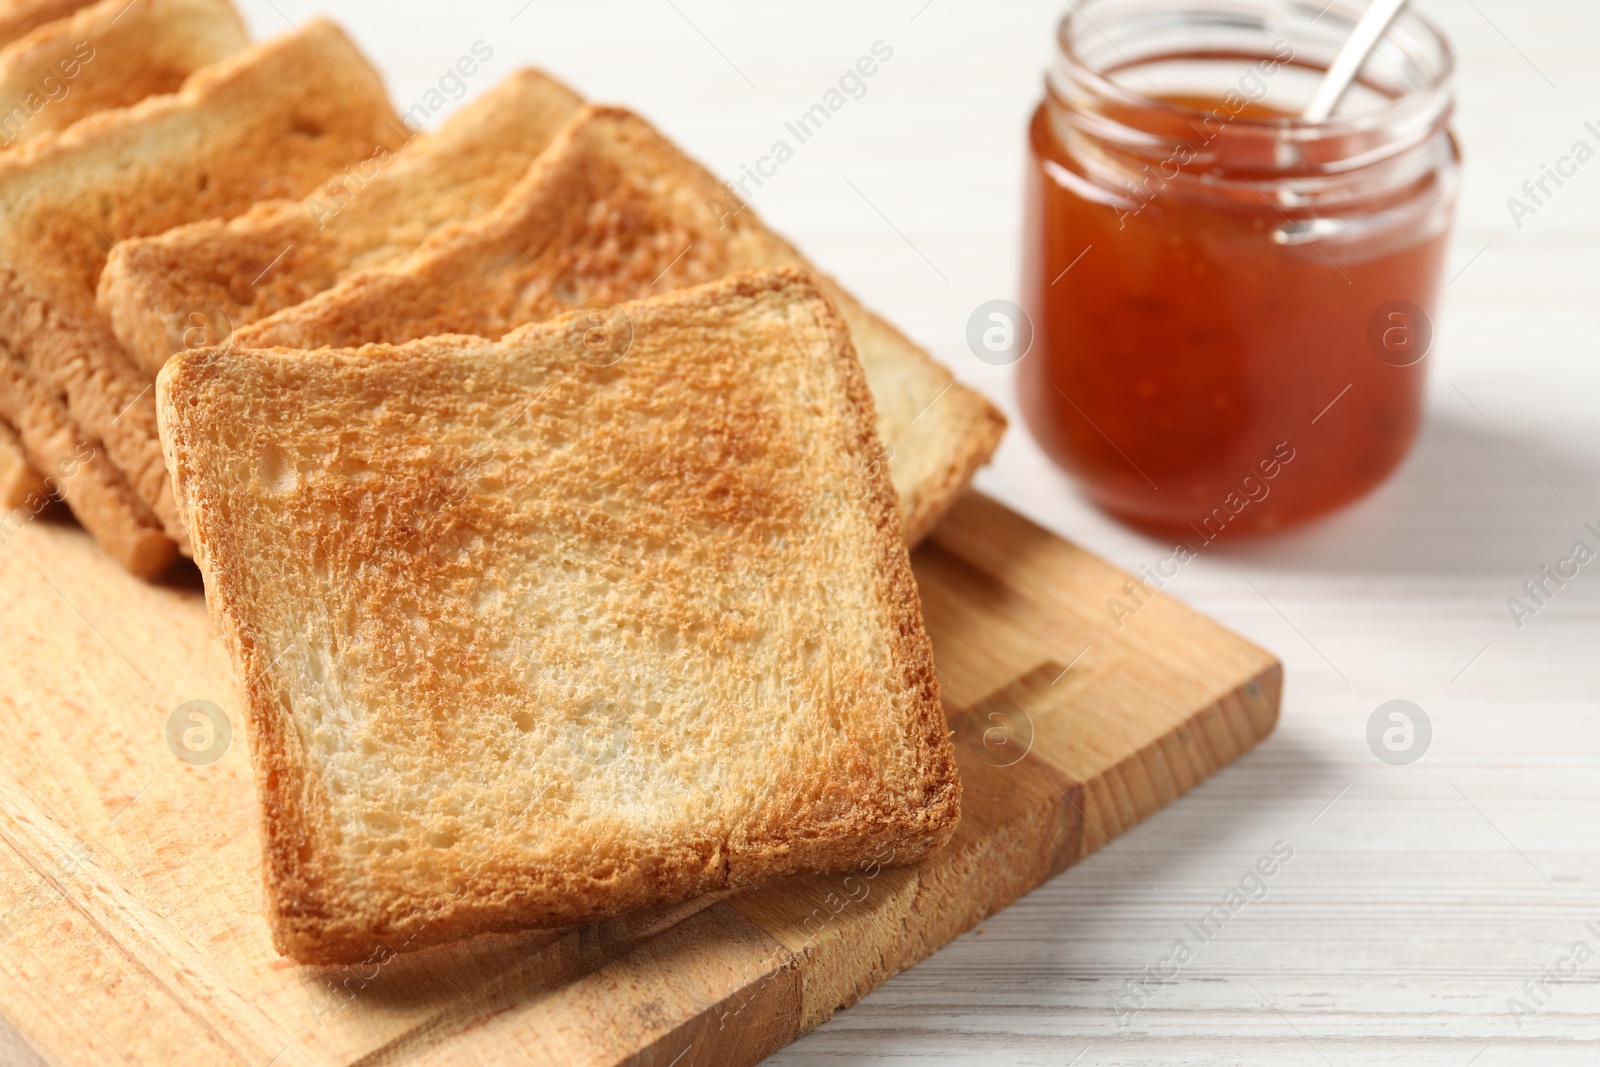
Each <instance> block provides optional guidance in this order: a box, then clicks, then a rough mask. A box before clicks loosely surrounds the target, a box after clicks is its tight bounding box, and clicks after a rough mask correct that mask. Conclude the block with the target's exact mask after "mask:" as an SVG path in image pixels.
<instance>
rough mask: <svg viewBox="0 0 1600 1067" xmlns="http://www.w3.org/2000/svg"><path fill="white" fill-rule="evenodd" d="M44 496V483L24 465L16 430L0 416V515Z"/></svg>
mask: <svg viewBox="0 0 1600 1067" xmlns="http://www.w3.org/2000/svg"><path fill="white" fill-rule="evenodd" d="M47 492H48V490H47V489H46V488H45V484H44V479H43V478H40V477H39V476H38V475H37V474H36V473H34V470H33V467H32V466H31V465H30V464H29V463H28V457H27V454H26V453H25V452H23V450H22V442H21V441H20V440H18V438H17V431H16V429H15V428H14V427H13V426H12V425H11V423H10V422H8V421H6V419H5V417H4V416H0V511H13V510H15V509H16V508H21V507H28V506H29V505H30V504H31V503H32V502H33V501H35V500H37V499H39V498H41V497H43V496H44V495H45V494H46V493H47Z"/></svg>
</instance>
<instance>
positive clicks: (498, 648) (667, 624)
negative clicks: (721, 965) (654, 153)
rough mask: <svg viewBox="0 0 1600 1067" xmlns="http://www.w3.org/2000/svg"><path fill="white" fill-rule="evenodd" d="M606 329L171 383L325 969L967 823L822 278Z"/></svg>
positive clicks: (815, 861)
mask: <svg viewBox="0 0 1600 1067" xmlns="http://www.w3.org/2000/svg"><path fill="white" fill-rule="evenodd" d="M607 326H609V327H610V328H611V329H612V332H611V333H609V334H608V335H607V337H606V338H604V339H602V340H601V343H600V344H598V345H596V344H595V340H596V334H595V331H596V329H597V327H596V326H595V325H594V324H593V323H592V322H591V321H590V319H589V318H588V316H587V314H585V313H583V312H579V313H577V314H574V315H570V316H567V317H564V318H560V319H556V320H554V321H552V322H547V323H543V324H535V325H531V326H528V327H526V328H524V329H521V330H518V331H515V332H513V333H511V334H509V335H508V336H506V337H505V338H503V339H502V340H500V341H498V342H496V341H490V340H486V339H483V338H475V337H464V336H453V337H434V338H428V339H425V340H421V341H415V342H412V343H410V344H407V345H402V346H398V347H395V346H388V345H373V346H369V347H366V348H363V349H360V350H348V349H346V350H324V351H321V352H315V353H304V352H295V351H285V350H275V351H252V350H245V349H240V348H237V347H235V348H231V349H229V348H220V349H218V348H213V349H196V350H192V351H188V352H185V353H183V354H180V355H178V356H176V357H174V358H173V359H172V360H171V361H169V362H168V363H167V365H166V367H165V368H163V370H162V372H161V376H160V379H159V381H158V385H157V389H158V397H159V399H158V405H159V410H160V419H161V432H162V442H163V445H164V446H165V449H166V454H167V457H168V461H169V463H170V464H171V467H172V473H173V477H174V481H175V485H176V486H177V493H178V497H179V499H180V500H181V501H182V502H183V507H184V514H185V517H186V518H187V520H188V524H189V530H190V534H191V536H192V538H193V540H194V547H195V559H196V561H197V562H198V563H199V564H200V568H201V570H202V572H203V573H204V575H205V581H206V601H207V603H208V605H210V608H211V611H212V613H213V617H214V619H215V621H216V623H217V626H218V629H219V630H220V631H221V632H222V633H223V635H224V637H225V640H226V641H227V642H228V644H229V646H230V648H231V650H232V654H233V657H234V665H235V669H236V672H237V674H238V676H239V677H240V679H241V680H242V684H243V687H244V694H245V702H246V705H247V709H248V711H247V714H248V718H249V729H250V731H251V743H250V750H251V754H252V758H253V759H254V761H255V771H256V781H257V783H258V785H259V786H260V788H261V792H262V800H263V806H264V818H265V842H266V845H265V847H266V864H265V869H266V888H267V906H268V912H269V919H270V923H271V926H272V929H273V936H274V943H275V944H276V945H277V947H278V948H279V950H280V951H282V952H284V953H286V954H288V955H290V956H293V957H294V958H295V959H297V960H301V961H304V962H348V961H352V960H359V959H365V958H370V957H372V956H373V955H374V954H376V953H384V952H395V951H403V950H405V949H408V948H414V947H418V946H421V945H425V944H429V943H434V942H440V941H445V940H451V939H455V938H460V937H465V936H468V935H471V934H475V933H478V932H481V931H489V930H510V929H516V928H521V927H531V926H547V925H560V924H569V923H577V922H586V921H590V920H594V919H598V918H600V917H602V916H606V915H610V914H613V913H616V912H620V911H624V910H631V909H634V908H639V907H643V906H647V905H651V904H656V903H665V902H668V901H672V900H678V899H683V898H687V897H689V896H692V895H695V894H699V893H703V892H711V891H715V890H718V889H724V888H728V887H733V886H738V885H743V884H747V883H750V882H753V881H756V880H758V879H763V878H768V877H772V876H777V875H783V874H789V873H793V872H798V871H811V870H828V869H838V868H842V867H844V866H847V865H850V864H852V863H854V862H856V861H859V860H860V859H861V858H862V857H863V856H873V855H876V856H879V857H880V858H881V857H882V856H883V855H884V854H885V853H886V852H888V851H889V850H892V854H893V856H894V857H895V860H896V862H908V861H910V860H912V859H913V858H915V857H917V856H920V855H922V854H923V853H924V852H926V851H928V850H929V849H931V848H933V847H936V846H937V845H939V844H941V843H943V842H944V841H945V840H947V839H948V838H949V836H950V835H951V833H953V832H954V827H955V822H956V819H957V818H958V812H959V799H960V782H959V779H958V777H957V774H956V769H955V762H954V756H953V753H952V749H951V746H950V741H949V737H948V732H947V729H946V727H945V721H944V715H943V712H942V710H941V708H940V704H939V693H938V683H937V680H936V675H935V672H934V667H933V659H932V650H931V647H930V645H929V642H928V637H927V634H926V632H925V631H924V629H923V624H922V616H921V607H920V604H919V602H918V598H917V591H916V586H915V584H914V582H913V579H912V575H911V568H910V562H909V559H908V557H907V555H906V549H905V547H904V544H903V543H902V538H901V533H900V526H899V516H898V514H897V509H896V506H895V499H894V496H893V493H892V490H891V488H890V486H889V483H888V479H887V478H886V477H885V474H884V471H883V466H882V463H881V462H880V453H879V449H878V444H877V440H876V437H875V435H874V431H873V413H872V397H871V394H870V393H869V392H868V390H867V388H866V384H865V381H864V379H863V377H862V374H861V369H860V365H859V364H858V363H857V361H856V358H855V356H854V354H853V352H852V349H851V344H850V337H849V333H848V330H847V328H846V327H845V326H844V324H843V322H842V321H841V320H840V319H839V318H838V316H837V315H836V314H835V312H834V310H833V309H832V306H831V305H830V304H829V302H828V301H827V300H826V299H825V298H824V297H823V296H822V295H821V293H820V292H819V290H818V289H817V288H816V286H815V285H814V284H813V283H812V282H811V280H810V279H809V278H808V277H806V276H805V275H803V274H801V273H800V272H797V271H793V270H790V271H784V272H764V273H759V274H751V275H737V276H734V277H730V278H727V279H724V280H722V281H719V282H715V283H712V284H710V285H707V286H705V287H702V288H697V289H691V290H685V291H681V292H676V293H672V294H669V295H666V296H661V297H656V298H653V299H650V300H645V301H641V302H638V303H631V304H625V305H623V306H622V307H621V308H620V310H619V311H617V312H614V313H613V314H612V316H611V318H610V319H609V320H608V323H607ZM606 328H607V327H606V326H602V327H598V329H601V330H602V331H603V330H604V329H606ZM597 355H598V356H599V357H601V358H596V356H597Z"/></svg>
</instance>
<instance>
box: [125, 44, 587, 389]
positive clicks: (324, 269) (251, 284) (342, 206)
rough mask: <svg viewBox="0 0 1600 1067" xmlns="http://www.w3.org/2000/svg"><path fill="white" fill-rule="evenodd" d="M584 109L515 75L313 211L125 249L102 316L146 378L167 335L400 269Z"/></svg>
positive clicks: (268, 214)
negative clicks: (188, 324) (186, 324)
mask: <svg viewBox="0 0 1600 1067" xmlns="http://www.w3.org/2000/svg"><path fill="white" fill-rule="evenodd" d="M581 106H582V100H581V99H580V98H579V97H578V95H577V94H576V93H574V92H572V90H570V89H568V88H567V87H566V86H564V85H562V84H560V83H559V82H557V81H554V80H553V79H551V78H549V77H547V76H545V75H543V74H540V73H538V72H537V71H532V70H524V71H519V72H517V73H516V74H513V75H512V76H511V77H509V78H507V79H506V80H505V81H503V82H501V83H500V84H499V85H498V86H496V87H495V88H494V89H491V90H490V91H489V92H487V93H485V94H483V96H481V97H480V98H479V99H478V100H476V101H475V102H474V103H472V104H469V105H468V106H467V107H465V108H463V109H462V110H461V111H459V112H457V113H456V115H455V116H454V117H452V118H451V119H450V120H449V121H448V122H446V123H445V124H444V125H443V126H442V127H441V128H440V129H439V131H438V132H437V133H434V134H423V135H421V136H419V137H418V138H417V139H416V140H414V141H412V142H411V143H410V144H409V145H407V146H406V147H405V148H404V149H402V150H401V151H400V152H399V153H397V154H396V156H395V157H394V159H393V160H377V161H375V164H376V165H375V166H374V167H373V168H369V169H371V170H375V171H376V173H375V174H366V175H362V174H352V175H341V176H340V177H339V178H338V179H337V181H336V182H330V183H329V185H330V186H331V187H330V188H325V189H322V190H319V191H318V192H317V193H316V194H314V195H313V196H311V197H309V198H308V199H306V200H305V201H303V202H302V201H281V200H280V201H273V202H271V203H267V204H258V205H256V206H255V207H254V208H252V209H251V210H250V211H249V212H247V213H246V214H244V215H242V216H240V217H239V218H236V219H233V220H231V221H227V222H224V221H221V220H209V221H206V222H198V223H194V224H192V225H189V226H181V227H179V228H177V229H175V230H169V231H168V232H166V233H163V234H160V235H157V236H154V237H141V238H136V239H134V240H131V241H124V242H122V243H121V244H119V245H118V246H117V248H116V250H115V252H114V253H113V254H112V256H111V258H110V261H109V262H108V263H107V264H106V269H105V273H104V274H102V275H101V278H100V293H99V302H100V307H101V309H102V310H103V311H104V312H105V313H106V314H107V315H108V316H109V317H110V320H111V325H112V329H113V330H114V331H115V333H116V335H117V338H118V340H120V341H121V342H122V344H123V347H124V348H126V349H127V351H128V352H129V354H130V355H132V356H133V358H134V361H135V362H136V363H138V364H139V365H140V366H141V367H142V368H143V369H144V370H145V371H146V372H147V373H149V374H150V375H151V376H152V377H153V376H154V375H155V373H156V372H157V371H159V370H160V369H161V365H162V364H163V363H165V362H166V360H167V357H168V356H170V355H171V354H172V351H173V345H172V342H171V340H170V338H169V336H168V334H169V331H170V329H171V326H170V324H171V323H173V322H175V321H181V320H182V318H183V316H184V315H186V314H194V313H198V314H199V316H200V318H199V320H198V321H199V322H200V323H203V324H205V325H207V326H212V327H219V326H220V328H219V329H218V334H219V335H218V336H216V337H215V338H214V339H215V340H218V341H220V340H221V339H222V337H221V336H220V334H221V333H222V332H225V331H226V330H227V329H228V328H232V327H239V326H244V325H247V324H249V323H252V322H255V321H257V320H258V319H261V318H264V317H266V316H267V315H270V314H272V313H273V312H275V311H278V310H281V309H283V308H286V307H292V306H293V305H295V304H299V303H301V302H302V301H304V300H307V299H309V298H310V297H312V296H315V295H316V294H317V293H319V292H321V291H322V290H324V289H327V288H329V287H330V286H332V285H335V284H336V283H338V281H339V280H340V279H341V278H343V277H344V276H345V275H347V274H349V273H351V272H352V271H355V270H359V269H363V268H372V267H378V266H383V265H384V264H386V263H389V262H392V261H394V260H396V259H399V258H402V257H404V256H405V255H407V254H408V253H410V252H411V251H412V250H414V249H415V248H416V246H417V245H419V244H421V243H422V241H423V239H424V238H426V237H428V236H429V235H430V234H432V233H433V232H434V231H435V230H437V229H438V228H439V227H441V226H445V225H450V224H453V223H460V222H467V221H469V220H476V219H477V218H478V217H480V215H481V214H482V213H483V212H485V211H491V210H493V209H494V207H495V205H496V204H497V203H498V202H499V201H500V199H501V198H502V197H503V196H504V195H505V194H506V192H507V191H508V190H509V189H510V188H511V186H513V185H514V184H516V182H517V181H518V180H519V179H520V178H522V176H523V175H524V173H525V172H526V171H527V169H528V166H529V164H531V163H532V162H533V160H534V158H535V157H536V156H538V154H539V153H540V152H541V151H542V150H543V149H544V147H545V146H546V145H548V144H549V143H550V141H551V139H552V138H553V137H555V135H556V134H557V133H558V132H559V131H560V130H561V128H562V126H564V125H565V124H566V122H567V121H568V120H569V119H571V118H572V116H573V115H574V114H575V113H576V112H577V110H578V108H579V107H581Z"/></svg>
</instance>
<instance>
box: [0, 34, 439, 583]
mask: <svg viewBox="0 0 1600 1067" xmlns="http://www.w3.org/2000/svg"><path fill="white" fill-rule="evenodd" d="M408 136H409V133H408V131H406V130H405V128H404V127H403V126H402V125H401V123H400V120H399V118H398V117H397V116H395V114H394V112H393V110H392V108H391V107H390V106H389V102H388V99H387V97H386V95H385V93H384V90H383V86H382V83H381V81H380V80H379V78H378V74H377V72H376V71H374V70H373V69H372V67H371V66H370V65H369V64H368V63H367V61H366V60H365V59H363V58H362V56H361V55H360V53H359V52H357V51H356V49H355V46H354V45H352V44H351V43H350V41H349V39H348V38H346V37H345V35H344V34H343V33H342V32H341V31H340V30H339V29H338V28H337V27H335V26H333V25H332V24H331V23H328V22H323V21H316V22H312V23H310V24H308V25H307V26H306V27H305V29H304V30H303V31H299V32H294V33H290V34H287V35H285V36H283V37H281V38H278V39H277V40H274V41H269V42H266V43H264V44H260V45H257V46H255V47H253V48H251V49H249V50H248V51H246V52H243V53H241V54H239V55H238V56H235V57H233V58H231V59H228V60H225V61H224V62H222V63H218V64H214V65H213V66H210V67H206V68H205V69H203V70H201V71H199V72H198V73H196V74H195V75H193V76H192V77H191V78H190V79H189V80H188V81H187V82H185V83H184V86H183V88H182V90H180V91H179V92H178V93H176V94H173V95H167V96H156V97H151V98H149V99H147V100H145V101H143V102H142V103H139V104H136V105H135V106H133V107H131V108H124V109H121V110H117V111H107V112H101V113H100V114H97V115H91V116H90V117H88V118H86V119H83V120H82V121H80V122H78V123H75V124H74V125H73V126H71V127H70V128H68V129H67V130H65V131H62V132H60V133H55V134H50V135H47V136H45V137H41V138H39V139H37V140H35V141H33V142H31V143H30V144H27V145H24V146H23V147H22V148H20V149H17V150H15V151H12V152H9V153H5V154H4V155H0V341H3V342H4V343H5V344H6V346H7V347H8V349H9V354H8V355H6V356H0V358H12V359H16V360H20V361H21V363H22V367H23V369H25V370H26V371H28V372H29V373H30V374H31V375H32V376H33V377H34V378H35V379H36V380H37V381H38V382H39V383H40V385H41V387H43V388H45V389H47V390H48V391H49V392H50V393H51V395H53V396H55V397H56V398H58V400H60V401H61V402H62V403H64V404H65V407H66V410H67V413H68V416H69V417H70V418H71V420H72V422H73V423H74V424H75V425H76V427H77V436H78V439H79V440H80V441H82V442H84V443H86V444H87V445H89V446H90V447H91V448H92V449H94V450H95V451H96V453H103V454H104V455H105V457H106V458H108V459H109V460H110V462H111V463H112V465H114V466H115V467H116V468H117V469H118V470H120V471H121V472H122V475H123V477H124V479H125V480H126V482H127V484H128V485H129V486H130V487H131V488H132V489H133V491H134V493H135V494H136V495H137V496H138V497H139V498H140V499H142V500H144V501H145V502H146V503H147V504H149V505H150V506H151V508H152V509H153V510H154V511H155V513H156V516H157V517H158V518H159V519H160V520H161V521H162V523H163V526H164V527H165V528H166V529H167V530H168V532H169V535H173V536H174V537H175V538H176V537H178V536H181V532H182V528H181V525H180V524H179V523H178V522H177V515H176V511H175V510H174V508H173V505H172V499H171V489H170V486H169V484H168V480H167V474H166V469H165V467H164V465H163V463H162V459H161V449H160V442H159V440H158V438H157V434H156V428H155V402H154V396H153V393H152V389H151V386H152V381H151V378H150V376H148V375H146V374H143V373H141V372H140V371H139V370H138V368H137V367H135V366H134V364H133V363H132V362H131V361H130V360H129V359H128V357H127V355H126V354H125V353H124V352H123V351H122V346H121V345H119V344H118V343H117V340H116V338H115V337H114V336H113V335H112V333H111V328H110V325H109V323H107V322H106V321H105V319H104V317H103V316H102V315H101V313H100V311H99V309H98V308H97V307H96V306H95V287H96V285H97V284H98V282H99V279H100V273H101V270H102V269H103V268H104V266H105V261H106V255H107V252H108V250H109V248H110V246H111V244H112V242H115V241H118V240H124V239H126V238H129V237H136V236H141V235H145V234H151V233H159V232H161V231H163V230H167V229H170V228H171V227H173V226H177V225H181V224H183V223H187V222H193V221H195V220H198V219H204V218H217V217H227V216H231V215H237V214H240V213H242V212H244V211H245V210H247V209H248V208H249V207H250V206H251V205H252V204H254V203H256V202H257V201H259V200H263V199H270V198H282V197H292V196H301V195H304V194H305V193H307V192H309V191H310V190H312V189H313V188H315V187H316V186H317V185H318V184H319V183H320V182H321V181H323V180H324V179H325V178H326V177H327V176H328V174H330V173H333V172H335V171H337V170H338V169H339V168H340V167H341V166H342V165H345V164H348V163H353V162H356V161H359V160H362V159H366V158H369V157H371V156H372V155H373V154H374V153H375V152H378V151H384V150H390V151H392V150H393V149H392V148H385V146H386V145H392V146H395V147H397V146H398V143H400V142H401V141H403V139H405V138H406V137H408ZM18 429H19V430H20V429H21V427H20V426H19V427H18ZM26 439H27V436H26V434H24V441H26ZM80 517H81V516H80ZM126 518H127V522H125V523H124V526H125V527H128V528H131V527H132V526H133V525H134V522H133V519H134V516H132V515H129V516H127V517H126ZM86 524H87V523H86ZM109 529H110V527H108V526H105V525H102V526H101V528H100V529H98V530H96V531H95V532H96V533H97V535H98V536H102V537H104V536H107V532H106V531H107V530H109ZM107 547H108V548H109V549H111V551H112V554H113V555H115V556H118V557H119V558H127V557H128V555H129V553H130V551H131V550H132V547H133V546H129V545H123V546H113V545H109V544H108V545H107Z"/></svg>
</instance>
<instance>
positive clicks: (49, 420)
mask: <svg viewBox="0 0 1600 1067" xmlns="http://www.w3.org/2000/svg"><path fill="white" fill-rule="evenodd" d="M0 418H3V419H5V420H6V421H7V422H8V423H10V425H11V426H12V427H14V428H15V429H16V431H17V442H18V444H19V445H20V447H21V450H22V455H23V456H24V457H26V463H27V465H28V466H29V467H30V468H31V470H30V471H29V473H30V474H32V472H33V471H42V472H44V477H43V478H42V479H40V478H39V476H38V475H37V474H34V475H33V478H34V479H35V480H37V481H40V482H43V483H44V484H46V485H47V486H48V487H49V488H50V489H51V490H53V491H54V492H55V493H56V495H58V496H60V497H61V498H62V499H63V500H65V501H66V502H67V504H68V506H69V507H71V508H72V511H73V514H74V515H76V516H77V517H78V521H79V522H81V523H82V524H83V527H84V529H86V530H88V531H89V532H90V533H91V534H92V535H94V537H95V538H96V539H98V540H99V541H100V543H101V544H103V545H105V546H106V547H107V550H108V551H109V552H110V553H111V554H112V556H113V558H115V559H116V561H117V562H118V563H120V564H122V566H123V567H125V568H126V569H127V570H128V572H129V573H131V574H134V575H136V576H138V577H140V578H152V577H154V576H155V575H157V574H160V573H161V572H162V571H164V570H166V569H167V568H168V567H169V566H171V565H172V562H173V560H175V559H176V558H177V555H178V548H177V545H175V544H174V543H173V542H172V540H171V539H170V538H168V537H167V535H166V534H165V533H163V532H162V530H161V524H160V523H159V522H157V521H156V517H155V515H154V514H152V513H151V511H150V509H149V508H148V507H146V506H145V503H144V501H142V500H140V499H139V498H138V496H136V495H135V494H134V492H133V490H132V489H131V488H129V486H128V483H127V482H126V481H124V480H123V477H122V474H121V473H120V472H119V471H118V470H117V469H116V468H115V467H114V466H112V465H111V464H110V463H109V462H107V461H106V458H105V455H104V454H103V453H102V452H101V451H100V450H99V449H98V448H96V447H95V446H94V445H93V444H92V443H90V442H87V441H84V440H82V439H80V438H79V436H78V434H77V428H76V426H74V424H73V422H72V420H71V418H69V417H68V415H67V411H66V408H65V406H64V405H62V404H61V403H60V401H58V400H57V399H56V398H55V397H53V396H52V395H51V394H50V391H49V390H48V389H45V388H42V387H41V386H40V384H39V383H38V381H37V380H35V379H34V377H33V376H32V375H31V374H29V373H28V371H27V369H26V368H24V367H23V366H22V365H21V363H20V362H19V361H18V360H17V359H16V358H15V357H14V356H13V355H12V354H11V353H10V351H9V350H8V349H6V348H5V346H4V345H0ZM13 506H25V507H27V508H28V509H29V510H30V511H32V512H35V513H36V512H38V511H39V510H40V508H41V507H42V506H43V501H42V500H40V499H38V498H37V497H36V496H31V497H25V498H24V499H22V500H19V501H17V502H16V504H15V505H13Z"/></svg>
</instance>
